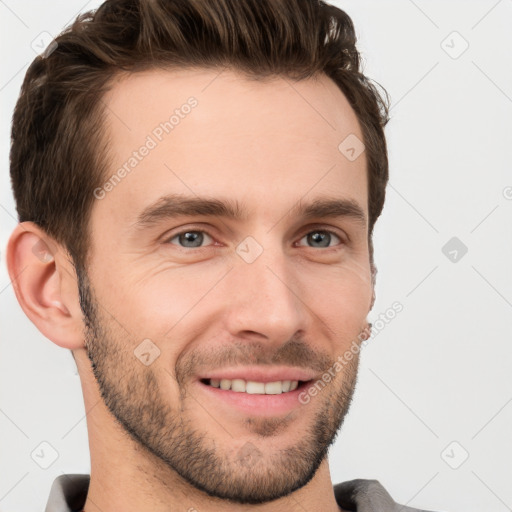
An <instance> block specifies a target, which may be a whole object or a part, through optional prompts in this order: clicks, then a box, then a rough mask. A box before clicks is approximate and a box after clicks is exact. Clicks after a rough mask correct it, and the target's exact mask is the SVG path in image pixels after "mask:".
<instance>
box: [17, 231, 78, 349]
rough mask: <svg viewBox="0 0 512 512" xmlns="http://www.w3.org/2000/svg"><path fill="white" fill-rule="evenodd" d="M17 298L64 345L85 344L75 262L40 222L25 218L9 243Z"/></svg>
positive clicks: (50, 336) (44, 331)
mask: <svg viewBox="0 0 512 512" xmlns="http://www.w3.org/2000/svg"><path fill="white" fill-rule="evenodd" d="M7 268H8V271H9V276H10V279H11V282H12V286H13V289H14V292H15V294H16V298H17V299H18V302H19V303H20V306H21V307H22V309H23V311H24V312H25V314H26V315H27V316H28V318H29V319H30V320H31V321H32V323H33V324H34V325H35V326H36V327H37V328H38V329H39V331H41V333H42V334H43V335H44V336H46V337H47V338H48V339H50V340H51V341H53V342H54V343H55V344H57V345H59V346H60V347H63V348H68V349H71V350H73V349H78V348H83V347H84V346H85V344H84V336H83V320H82V311H81V309H80V302H79V296H78V285H77V278H76V272H75V268H74V265H73V264H72V261H71V259H70V257H69V255H68V253H67V251H65V250H64V249H63V247H62V246H61V245H60V244H58V243H57V242H56V241H55V240H54V239H53V238H51V237H49V236H48V235H47V234H46V233H45V232H44V231H43V230H42V229H41V228H40V227H39V226H38V225H37V224H34V223H33V222H22V223H20V224H18V226H17V227H16V228H15V229H14V231H13V232H12V234H11V237H10V238H9V242H8V244H7Z"/></svg>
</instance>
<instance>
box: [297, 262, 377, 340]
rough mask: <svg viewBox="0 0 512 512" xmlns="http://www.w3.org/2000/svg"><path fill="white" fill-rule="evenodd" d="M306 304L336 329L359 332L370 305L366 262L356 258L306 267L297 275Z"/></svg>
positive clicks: (370, 291)
mask: <svg viewBox="0 0 512 512" xmlns="http://www.w3.org/2000/svg"><path fill="white" fill-rule="evenodd" d="M300 283H301V289H302V290H303V291H302V295H303V297H307V300H305V302H306V304H307V305H308V306H309V307H310V308H311V309H312V310H313V311H314V312H315V314H316V315H318V316H319V317H320V318H321V319H322V320H323V321H324V322H325V323H326V324H327V325H329V327H331V328H332V329H333V330H334V331H335V332H337V333H345V334H346V335H347V336H352V335H353V334H354V333H355V334H357V333H359V331H360V329H361V327H362V325H363V324H364V322H365V319H366V316H367V314H368V312H369V309H370V304H371V298H372V291H373V290H372V282H371V273H370V266H369V264H367V265H365V264H361V263H358V262H356V261H353V262H350V263H347V264H344V265H340V266H338V267H334V266H333V267H330V268H329V269H328V271H326V269H325V268H324V269H322V268H319V269H317V270H316V271H315V270H312V269H311V268H310V269H309V272H308V273H307V274H306V273H303V274H302V276H301V278H300Z"/></svg>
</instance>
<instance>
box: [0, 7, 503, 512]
mask: <svg viewBox="0 0 512 512" xmlns="http://www.w3.org/2000/svg"><path fill="white" fill-rule="evenodd" d="M98 4H99V2H96V1H94V2H89V3H85V4H84V0H80V1H76V0H73V1H69V0H66V1H60V2H58V1H55V0H53V1H52V2H34V1H33V2H28V1H17V2H14V0H5V1H2V2H0V26H1V30H0V34H1V36H0V37H1V39H2V66H1V69H2V72H1V74H0V98H1V102H2V110H1V113H2V115H1V125H0V130H1V136H0V144H1V159H2V160H1V163H0V164H1V173H0V180H1V193H0V225H1V232H0V235H1V240H0V242H1V247H0V250H1V257H2V265H1V270H0V316H1V318H0V325H1V329H2V331H1V332H2V337H1V346H0V379H1V382H0V393H1V395H0V432H1V436H0V445H1V446H0V453H1V459H0V511H1V512H5V511H10V512H21V511H23V512H28V511H39V510H43V509H44V506H45V504H46V500H47V497H48V493H49V490H50V487H51V483H52V482H53V479H54V478H55V477H56V476H58V475H60V474H62V473H74V472H78V473H88V472H89V453H88V442H87V430H86V421H85V410H84V405H83V399H82V394H81V388H80V381H79V378H78V376H77V374H76V367H75V365H74V362H73V360H72V358H71V354H70V353H69V352H68V351H67V350H64V349H60V348H59V347H57V346H55V345H54V344H53V343H51V342H50V341H49V340H47V339H46V338H44V337H43V336H42V335H41V334H40V333H39V331H37V329H36V328H35V327H34V326H33V325H32V324H31V323H30V321H29V320H28V319H27V318H26V317H25V315H24V313H23V312H22V310H21V308H20V307H19V305H18V303H17V301H16V299H15V296H14V293H13V290H12V286H11V285H10V283H9V278H8V275H7V272H6V268H5V246H6V243H7V239H8V236H9V234H10V232H11V231H12V229H13V228H14V227H15V225H16V213H15V207H14V202H13V198H12V194H11V191H10V183H9V176H8V174H9V173H8V151H9V131H10V118H11V115H12V110H13V107H14V104H15V101H16V98H17V95H18V93H19V89H20V85H21V82H22V79H23V76H24V74H25V71H26V69H27V65H28V64H29V63H30V62H31V61H32V60H33V59H34V57H35V55H36V54H35V53H34V50H33V49H32V47H31V45H32V44H33V43H32V41H34V40H35V41H36V42H37V41H39V40H40V39H41V37H40V36H39V34H41V33H42V32H48V33H49V34H51V35H52V36H55V35H57V34H58V32H59V31H60V30H61V29H62V28H63V27H64V26H65V25H66V24H67V23H68V22H69V21H71V20H72V19H73V18H74V17H75V16H76V14H77V13H78V12H79V11H80V12H83V11H84V10H88V9H91V8H95V7H96V6H97V5H98ZM336 5H337V6H339V7H341V8H343V9H345V10H346V11H347V12H348V14H349V15H350V16H351V17H352V19H353V21H354V23H355V26H356V31H357V34H358V38H359V49H360V50H361V51H362V53H363V55H364V60H365V72H366V73H367V74H368V75H369V76H370V77H372V78H373V79H375V80H376V81H378V82H379V83H381V84H382V85H383V86H384V87H385V88H386V89H387V90H388V92H389V93H390V95H391V99H392V105H393V108H392V110H391V115H392V120H391V122H390V124H389V125H388V128H387V136H388V144H389V154H390V173H391V178H390V185H389V188H388V194H387V200H386V205H385V208H384V213H383V216H382V217H381V219H380V220H379V221H378V222H377V227H376V232H375V250H376V262H377V266H378V269H379V272H378V278H377V301H376V304H375V307H374V310H373V312H372V314H371V315H370V320H375V319H376V318H377V317H378V316H379V314H380V313H382V312H384V311H386V310H387V308H389V307H390V306H391V304H392V303H393V302H395V301H399V302H400V303H401V304H402V305H403V308H404V309H403V311H402V312H401V313H399V314H398V315H397V316H396V318H395V319H394V320H393V321H391V322H390V323H389V324H387V325H386V326H385V328H384V329H382V330H381V331H380V332H379V334H378V335H377V336H376V337H375V338H374V339H372V340H371V342H370V343H369V344H368V345H367V346H366V348H365V349H364V352H363V356H362V362H361V370H360V374H359V381H358V386H357V390H356V394H355V400H354V403H353V406H352V409H351V412H350V414H349V416H348V417H347V419H346V422H345V425H344V427H343V429H342V430H341V432H340V435H339V437H338V440H337V442H336V444H335V445H334V447H333V448H332V449H331V453H330V460H331V470H332V477H333V482H334V483H337V482H340V481H344V480H351V479H354V478H371V479H378V480H379V481H380V482H381V483H382V484H383V485H384V486H385V487H386V488H387V490H388V491H389V492H390V493H391V495H392V496H393V498H394V499H395V500H396V501H398V502H400V503H403V504H408V505H409V506H414V507H422V508H425V509H431V510H436V511H452V512H463V511H464V512H477V511H478V512H481V511H482V510H485V511H486V512H501V511H506V510H511V508H512V485H511V478H512V465H511V460H512V435H511V432H512V377H511V375H512V373H511V370H512V336H511V334H512V272H511V270H510V267H511V264H512V225H511V224H512V223H511V219H512V200H511V199H512V170H511V162H512V144H511V142H512V137H511V136H512V122H511V121H512V117H511V115H512V67H511V65H510V64H511V62H512V59H511V50H512V31H511V30H510V27H511V22H512V1H511V0H501V1H496V0H481V1H467V0H465V1H451V2H447V1H426V0H415V1H414V2H413V1H412V0H394V1H385V2H384V1H382V0H375V1H369V0H365V1H361V0H350V1H340V2H336ZM454 31H456V32H457V33H458V34H453V32H454ZM38 38H39V39H38ZM465 41H466V42H467V43H466V42H465ZM466 44H469V47H468V48H467V50H466V51H465V52H464V53H462V54H461V55H460V56H459V55H458V54H459V53H460V52H461V50H463V49H464V47H465V45H466ZM454 57H457V58H454ZM452 237H457V238H458V239H459V240H460V242H462V243H463V244H464V245H465V246H466V247H467V248H468V252H467V254H465V255H464V256H463V257H460V254H461V253H460V251H459V253H458V255H457V258H458V261H456V262H453V261H450V259H449V258H448V257H447V256H445V254H444V253H443V252H442V248H443V246H444V245H445V244H446V243H447V242H448V241H449V240H450V239H451V238H452ZM448 250H451V248H449V249H448ZM448 250H447V251H446V252H448ZM451 257H454V253H452V255H451ZM43 441H46V442H48V443H50V444H51V445H52V446H53V447H54V449H55V450H56V451H57V452H58V458H57V460H56V461H55V462H54V463H53V464H52V465H51V466H50V467H49V468H48V469H42V468H40V467H39V466H38V465H37V464H36V463H35V462H34V460H33V459H32V458H31V453H32V452H33V451H34V450H35V449H36V448H37V447H38V446H39V445H40V443H41V442H43ZM454 441H455V444H451V443H453V442H454ZM447 447H448V448H447ZM466 452H467V455H468V458H467V460H465V461H464V462H463V463H462V464H461V465H460V466H459V467H458V468H457V469H453V468H452V467H450V465H451V466H458V465H459V464H460V463H461V462H462V460H463V459H464V457H465V456H466ZM443 454H444V455H443ZM449 464H450V465H449Z"/></svg>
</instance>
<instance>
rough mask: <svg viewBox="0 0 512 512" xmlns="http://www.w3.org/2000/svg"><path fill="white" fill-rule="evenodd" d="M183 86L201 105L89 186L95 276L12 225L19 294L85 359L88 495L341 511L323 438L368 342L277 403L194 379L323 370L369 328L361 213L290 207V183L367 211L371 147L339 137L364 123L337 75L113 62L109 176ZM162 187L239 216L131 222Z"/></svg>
mask: <svg viewBox="0 0 512 512" xmlns="http://www.w3.org/2000/svg"><path fill="white" fill-rule="evenodd" d="M191 96H193V97H194V98H196V99H197V106H195V107H194V108H193V109H191V111H190V113H188V114H187V115H185V116H183V118H180V121H179V123H178V124H177V125H176V126H174V128H173V129H172V131H171V132H170V133H168V134H164V136H163V137H162V140H161V141H158V143H157V144H156V147H154V148H152V149H151V151H150V152H149V153H148V154H147V155H146V156H145V157H144V158H143V159H141V160H140V161H139V162H138V163H137V165H136V167H135V168H134V169H133V170H132V171H131V172H130V173H129V174H127V175H126V176H125V177H124V178H123V179H121V180H120V181H119V182H118V183H116V185H115V187H113V188H112V189H111V190H110V191H108V192H107V193H106V194H104V196H103V197H102V198H101V199H98V200H96V201H95V203H94V207H93V210H92V214H91V219H90V226H89V228H90V232H91V234H92V238H91V248H90V251H91V252H90V260H89V266H88V268H87V274H84V275H81V276H80V279H78V278H77V275H76V274H75V272H74V268H73V266H72V265H71V263H70V261H69V257H68V256H67V254H66V252H65V251H64V249H63V248H62V247H61V246H60V245H59V244H57V243H56V242H55V241H54V240H52V239H51V238H49V237H47V236H46V235H45V234H44V233H43V232H42V231H41V230H39V229H38V227H37V226H35V225H34V224H32V223H23V225H21V224H20V225H19V226H18V228H16V230H15V232H14V233H13V235H12V236H11V239H10V242H9V247H8V265H9V271H10V273H11V278H14V281H15V282H14V286H15V291H16V294H17V297H18V300H19V301H20V304H21V305H22V307H23V309H24V310H25V312H26V313H27V315H28V316H29V318H31V320H32V321H33V322H34V323H35V324H36V325H37V327H38V328H39V329H40V330H41V332H42V333H43V334H44V335H45V336H47V337H48V338H49V339H51V340H52V341H54V342H55V343H56V344H58V345H59V346H62V347H65V348H68V349H72V350H73V351H74V354H75V357H76V362H77V366H78V370H79V374H80V379H81V382H82V389H83V394H84V402H85V409H86V411H87V426H88V432H89V444H90V453H91V485H90V489H89V494H88V497H87V502H86V504H85V510H86V511H87V512H96V511H106V510H123V511H125V512H130V511H150V510H151V511H169V510H173V511H174V510H183V511H187V510H191V509H192V510H193V509H194V508H195V509H196V510H198V511H199V510H208V511H217V510H219V511H220V510H223V511H230V510H233V511H235V510H236V511H240V510H258V511H260V510H261V511H267V510H268V511H280V510H283V511H284V510H287V511H289V510H304V509H305V510H308V511H315V510H318V511H320V510H322V511H325V510H339V508H338V507H337V505H336V502H335V500H334V494H333V490H332V482H331V479H330V475H329V468H328V463H327V459H326V452H327V449H328V447H329V445H330V444H331V443H332V442H333V440H334V438H335V436H336V433H337V431H338V430H339V428H340V426H341V423H342V421H343V418H344V416H345V413H346V412H347V410H348V407H349V403H350V399H351V395H352V392H353V389H354V386H355V383H356V374H357V366H358V358H357V356H355V357H354V358H353V359H352V361H351V362H350V363H348V364H346V365H344V366H343V368H342V370H341V371H338V372H337V373H336V374H335V377H334V378H333V379H332V380H331V382H330V383H329V384H328V385H327V386H325V388H324V389H322V391H320V392H319V393H318V394H317V395H316V396H314V397H312V398H311V400H310V401H309V402H308V403H307V404H305V405H300V404H298V405H297V406H296V407H294V408H293V409H292V410H291V411H290V412H287V413H286V414H281V415H279V414H259V413H258V414H251V413H247V412H241V411H240V410H239V409H237V408H235V407H233V406H230V405H227V404H225V403H224V402H221V401H219V400H217V401H216V400H214V399H212V398H211V396H210V395H209V394H207V393H206V392H205V390H204V388H203V387H202V385H201V384H200V383H199V382H198V376H200V375H201V374H204V372H207V371H211V370H216V369H219V368H228V367H230V368H232V367H239V366H241V365H246V366H260V367H264V368H270V367H276V366H287V367H295V368H303V369H309V370H311V371H312V372H314V374H315V375H316V376H318V377H319V378H320V377H321V376H322V374H323V373H324V372H325V371H326V370H328V369H329V368H330V367H332V365H333V363H334V361H335V360H336V358H337V357H338V356H340V355H341V354H343V353H344V352H345V351H346V350H347V349H349V348H350V346H351V344H353V343H354V341H357V340H358V335H359V334H360V333H361V331H362V330H363V329H364V328H365V326H366V316H367V314H368V312H369V309H370V308H371V304H372V294H373V283H372V279H371V271H370V262H369V250H368V240H367V238H368V224H367V220H366V221H365V222H364V223H361V222H360V221H358V220H357V219H355V218H353V217H350V216H344V217H341V218H321V217H318V218H312V219H302V218H300V217H298V216H296V215H293V214H292V213H290V212H292V208H293V207H294V206H296V205H297V203H298V202H299V200H300V202H301V203H303V204H309V203H310V202H312V201H313V200H315V199H317V198H322V197H329V198H337V199H349V200H352V201H353V202H355V203H357V204H358V205H359V206H360V208H361V209H362V210H363V212H364V213H365V215H366V217H367V216H368V205H367V200H368V195H367V177H366V157H365V154H364V153H363V154H362V155H361V156H360V157H359V158H357V159H356V160H355V161H349V160H348V159H347V158H345V156H343V154H341V153H340V151H339V150H338V145H339V144H340V142H341V141H343V140H344V139H345V138H346V137H347V136H348V135H349V134H355V135H356V136H357V137H359V139H362V134H361V131H360V127H359V125H358V122H357V118H356V115H355V113H354V112H353V110H352V109H351V108H350V106H349V104H348V102H347V100H346V98H345V97H344V96H343V94H342V93H341V91H339V89H338V88H337V87H336V85H335V84H334V83H333V82H332V81H331V80H330V79H329V78H327V77H326V76H319V77H317V78H315V79H308V80H305V81H301V82H292V81H291V80H289V79H284V78H274V79H273V80H271V81H267V82H254V81H250V80H248V79H246V78H245V77H243V76H242V75H240V74H237V73H235V72H233V71H229V70H224V71H223V72H220V71H219V70H216V71H213V70H180V71H176V70H174V71H170V70H158V71H146V72H142V73H137V74H134V75H129V76H122V77H119V78H118V79H116V81H115V82H114V84H113V86H112V88H111V90H110V91H109V92H108V93H107V95H106V97H105V98H104V102H105V105H106V123H107V124H106V127H107V133H108V137H109V144H110V146H109V147H110V153H109V158H110V170H111V173H114V172H115V171H116V169H118V168H120V167H121V166H122V165H123V164H124V163H125V162H126V161H127V160H128V158H130V156H132V154H133V151H134V150H137V149H138V148H140V146H141V145H143V144H144V143H145V141H146V140H147V137H148V135H150V134H152V133H154V129H155V127H157V126H159V124H160V123H162V122H164V121H166V120H168V119H169V116H170V115H171V114H172V112H173V111H174V110H175V109H176V108H180V106H181V105H183V104H185V103H186V101H187V98H189V97H191ZM110 175H111V174H109V176H110ZM109 176H107V177H106V179H108V178H109ZM166 194H179V195H183V196H187V197H197V196H201V197H204V196H207V197H209V198H216V199H222V200H237V201H238V202H239V203H240V204H241V205H242V206H243V207H244V208H245V209H246V210H247V218H245V219H243V220H234V219H228V218H220V217H216V216H213V217H212V216H209V215H204V214H202V215H194V216H185V215H181V216H179V217H175V218H166V219H160V220H159V221H158V222H156V223H155V224H152V225H150V226H140V225H137V218H138V216H139V214H140V213H141V212H142V211H143V210H144V209H145V208H147V207H148V205H151V204H153V203H155V201H157V200H158V199H159V198H160V197H162V196H164V195H166ZM198 230H199V231H198ZM325 230H329V231H331V232H332V234H331V235H330V236H329V235H328V234H327V235H325ZM183 232H189V233H190V232H192V233H195V238H194V237H190V239H187V238H186V237H184V236H181V237H179V236H177V235H179V234H180V233H183ZM318 232H320V233H324V235H325V236H324V238H323V239H321V238H319V237H318V234H316V233H318ZM200 233H202V235H201V234H200ZM315 234H316V237H318V238H315ZM308 235H309V236H308ZM248 236H250V237H252V240H254V241H256V242H257V246H256V245H251V246H250V247H251V248H250V251H252V255H254V254H255V253H254V251H256V249H255V247H259V248H261V251H262V252H261V254H259V256H257V257H256V258H255V259H254V261H252V262H251V263H248V262H247V261H246V260H244V258H243V257H241V254H242V253H240V252H237V247H238V246H239V244H240V243H241V242H243V241H244V240H245V239H246V237H248ZM194 240H195V242H194ZM251 243H252V242H251ZM324 244H325V245H324ZM34 246H37V247H38V250H37V251H34V250H33V248H34ZM245 247H247V246H245ZM42 254H43V255H46V256H43V257H42V256H41V255H42ZM23 267H25V271H23V272H22V273H21V274H20V270H21V269H22V268H23ZM18 274H19V275H18ZM80 297H81V304H80ZM82 308H83V310H82ZM143 340H151V341H150V345H148V346H150V347H153V348H154V347H157V349H158V350H159V355H158V357H156V359H154V361H152V362H151V364H149V365H146V364H143V363H142V362H141V360H140V359H139V358H138V357H136V356H135V354H134V351H135V352H137V349H138V347H140V344H141V342H143ZM145 343H148V342H145ZM228 500H230V501H228Z"/></svg>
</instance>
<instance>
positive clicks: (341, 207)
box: [135, 194, 367, 229]
mask: <svg viewBox="0 0 512 512" xmlns="http://www.w3.org/2000/svg"><path fill="white" fill-rule="evenodd" d="M193 216H208V217H221V218H226V219H231V220H236V221H245V220H247V219H248V218H249V213H248V211H247V209H246V208H244V206H243V205H242V204H240V203H239V202H238V201H237V200H227V199H223V200H221V199H217V198H211V197H197V196H196V197H191V196H190V197H188V196H183V195H178V194H169V195H165V196H162V197H160V198H159V199H158V200H157V201H155V202H154V203H152V204H151V205H149V206H148V207H146V208H144V210H143V211H142V212H141V213H140V214H139V216H138V217H137V220H136V222H135V227H136V228H137V229H143V228H146V227H150V226H152V225H155V224H158V223H159V222H161V221H163V220H168V219H172V218H175V217H193ZM284 216H292V217H299V218H302V219H304V220H307V219H312V218H315V217H320V218H343V217H345V218H347V217H348V218H351V219H353V220H355V221H357V222H358V223H359V224H361V225H362V226H363V227H366V223H367V218H366V214H365V212H364V210H363V208H362V207H361V206H360V205H359V204H358V203H357V202H356V201H354V200H353V199H342V198H335V197H321V198H317V199H315V200H314V201H312V202H310V203H308V204H304V203H303V202H302V200H299V202H298V203H297V204H296V205H295V206H294V207H293V208H291V209H290V210H289V212H287V214H285V215H284ZM284 216H283V217H284Z"/></svg>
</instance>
